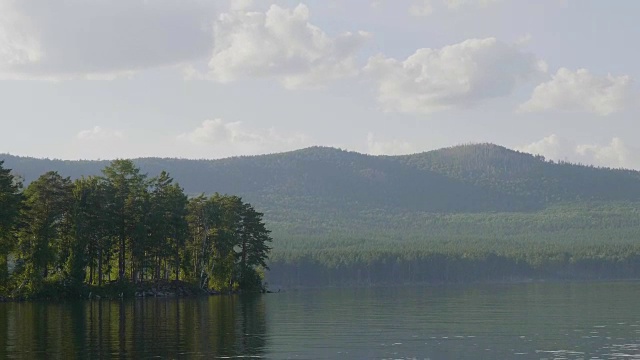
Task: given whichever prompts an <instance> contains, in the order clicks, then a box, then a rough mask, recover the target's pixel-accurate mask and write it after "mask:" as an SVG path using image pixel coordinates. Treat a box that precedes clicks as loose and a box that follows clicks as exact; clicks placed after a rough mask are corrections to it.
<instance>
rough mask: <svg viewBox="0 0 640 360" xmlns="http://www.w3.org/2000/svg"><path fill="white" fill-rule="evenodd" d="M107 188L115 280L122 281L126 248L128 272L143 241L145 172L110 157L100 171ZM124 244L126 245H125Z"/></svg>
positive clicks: (137, 262) (135, 263)
mask: <svg viewBox="0 0 640 360" xmlns="http://www.w3.org/2000/svg"><path fill="white" fill-rule="evenodd" d="M102 173H103V174H104V178H105V181H106V187H107V206H108V208H107V212H108V215H106V214H105V215H106V216H109V217H110V219H109V220H110V221H109V222H110V223H111V224H112V225H113V227H112V230H113V236H114V238H115V239H116V240H117V253H118V280H120V281H124V280H125V276H126V272H127V271H126V270H127V248H128V249H129V254H130V255H131V257H130V260H129V262H130V265H131V269H130V270H131V275H132V277H135V274H136V268H135V267H136V266H137V265H140V262H141V261H140V260H141V259H140V258H141V255H142V254H141V251H140V249H141V246H140V245H141V244H144V242H145V237H146V234H145V226H144V223H143V216H144V215H145V214H144V212H143V210H144V206H145V201H146V197H147V188H146V186H147V184H146V175H145V174H141V173H140V169H139V168H137V167H136V166H135V165H134V164H133V162H132V161H131V160H114V161H112V162H111V164H110V165H109V166H107V167H106V168H104V169H103V170H102ZM127 245H128V246H127Z"/></svg>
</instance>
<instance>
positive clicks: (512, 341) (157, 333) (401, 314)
mask: <svg viewBox="0 0 640 360" xmlns="http://www.w3.org/2000/svg"><path fill="white" fill-rule="evenodd" d="M639 299H640V283H637V282H613V283H567V284H565V283H533V284H515V285H465V286H435V287H426V286H411V287H410V286H403V287H376V288H357V289H321V290H303V291H289V292H284V293H279V294H267V295H257V296H228V297H227V296H221V297H209V298H196V299H139V300H131V301H123V302H121V301H82V302H69V303H62V304H47V303H6V304H0V358H42V359H45V358H80V359H82V358H136V359H141V358H216V357H218V358H240V357H256V358H273V359H335V358H344V359H414V358H416V359H512V358H520V359H640V308H639V307H638V300H639Z"/></svg>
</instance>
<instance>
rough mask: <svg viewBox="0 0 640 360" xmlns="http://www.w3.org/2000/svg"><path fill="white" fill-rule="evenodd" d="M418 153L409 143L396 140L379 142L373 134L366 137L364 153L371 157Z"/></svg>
mask: <svg viewBox="0 0 640 360" xmlns="http://www.w3.org/2000/svg"><path fill="white" fill-rule="evenodd" d="M418 151H419V150H418V148H417V147H416V146H415V145H414V144H412V143H410V142H406V141H401V140H397V139H394V140H391V141H380V140H377V139H376V138H375V135H374V134H373V133H369V134H368V135H367V150H366V152H367V153H368V154H371V155H405V154H414V153H417V152H418Z"/></svg>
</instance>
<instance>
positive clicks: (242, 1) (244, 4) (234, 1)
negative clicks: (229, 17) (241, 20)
mask: <svg viewBox="0 0 640 360" xmlns="http://www.w3.org/2000/svg"><path fill="white" fill-rule="evenodd" d="M253 5H254V4H253V0H231V2H230V4H229V10H230V11H246V10H248V9H250V8H252V7H253Z"/></svg>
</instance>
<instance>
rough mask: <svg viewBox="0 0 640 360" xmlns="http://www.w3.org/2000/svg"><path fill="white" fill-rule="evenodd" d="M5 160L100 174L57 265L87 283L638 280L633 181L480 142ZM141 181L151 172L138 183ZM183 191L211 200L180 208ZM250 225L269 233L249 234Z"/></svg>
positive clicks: (637, 176)
mask: <svg viewBox="0 0 640 360" xmlns="http://www.w3.org/2000/svg"><path fill="white" fill-rule="evenodd" d="M6 161H7V164H9V165H10V166H11V167H13V168H14V169H15V171H16V173H18V174H21V175H22V176H24V178H25V179H26V181H32V180H33V179H34V178H35V174H40V173H41V172H42V169H44V167H46V168H47V169H48V168H52V169H56V170H59V171H60V173H61V174H65V176H71V177H72V178H79V177H80V175H98V174H100V169H101V168H103V167H105V166H111V167H112V168H113V169H112V170H113V171H111V172H109V173H104V177H103V178H99V179H100V180H98V183H99V184H103V185H100V186H104V191H102V190H101V191H97V190H96V191H93V190H92V193H95V194H104V195H99V196H98V195H96V196H95V200H91V198H88V200H87V206H86V207H84V208H83V209H84V210H82V211H79V212H78V214H86V215H83V216H84V217H81V218H83V219H86V221H87V222H86V225H85V228H86V229H92V230H91V231H88V232H85V231H84V230H83V231H81V233H86V234H87V237H86V239H85V240H83V241H84V242H85V243H86V244H88V245H87V247H88V249H90V250H87V254H90V255H88V258H87V259H85V260H82V259H80V260H82V261H77V262H75V264H76V265H72V264H71V262H67V263H68V264H69V265H68V269H67V270H66V271H68V272H69V273H70V274H71V273H74V274H77V275H74V276H76V277H79V276H82V274H81V272H80V271H76V272H74V271H72V269H73V268H76V269H79V268H80V267H82V266H81V265H82V264H83V263H84V262H85V261H86V263H87V264H88V265H86V267H88V270H87V274H88V275H87V276H88V277H89V280H87V279H85V281H88V282H89V283H92V284H95V283H99V282H100V281H102V280H103V279H104V280H105V281H107V280H110V279H111V278H110V277H111V276H112V275H116V276H118V275H120V274H122V270H123V269H124V273H125V274H124V275H126V277H127V278H128V279H132V280H133V279H136V278H144V279H155V278H159V277H160V278H166V277H167V276H176V277H178V278H182V279H185V280H189V281H193V282H194V283H197V284H198V285H199V286H202V287H207V286H215V287H216V288H218V289H220V290H227V289H229V288H233V286H235V285H234V284H239V285H240V286H246V285H245V284H248V283H252V280H250V279H253V277H254V276H255V272H256V269H260V268H265V267H266V266H267V265H268V266H269V267H270V268H271V271H270V273H269V275H268V276H269V282H270V283H272V284H277V283H278V282H282V283H287V282H288V283H292V284H304V283H307V284H311V283H314V282H317V283H319V284H327V283H329V284H331V283H339V282H341V281H346V282H362V283H367V282H375V281H378V280H380V281H393V282H396V281H403V280H407V281H412V280H415V281H432V282H443V281H475V280H482V279H504V278H507V277H510V276H513V277H516V278H518V277H522V278H546V277H581V276H584V277H599V276H604V277H606V276H610V277H638V276H640V270H639V269H638V268H639V266H638V265H636V264H637V262H638V260H637V259H638V254H639V253H640V252H639V249H638V245H637V240H638V236H639V234H640V216H639V214H640V211H638V208H639V207H640V205H639V204H640V173H639V172H637V171H631V170H622V169H605V168H595V167H591V166H582V165H575V164H568V163H563V162H560V163H554V162H552V161H546V160H545V159H544V158H543V157H540V156H532V155H529V154H524V153H520V152H517V151H512V150H508V149H506V148H503V147H500V146H496V145H491V144H476V145H463V146H456V147H452V148H447V149H441V150H436V151H431V152H426V153H421V154H414V155H406V156H369V155H363V154H358V153H354V152H348V151H342V150H338V149H331V148H320V147H314V148H309V149H303V150H298V151H292V152H288V153H283V154H272V155H264V156H253V157H237V158H230V159H222V160H178V159H153V158H151V159H137V160H135V161H133V162H131V161H120V163H115V164H112V165H109V164H108V163H106V162H84V161H82V162H69V161H53V160H34V159H28V158H16V157H9V156H7V157H6ZM116 165H117V166H116ZM136 166H138V167H139V169H141V170H139V169H138V168H137V167H136ZM163 169H166V170H168V171H170V172H171V174H173V175H175V176H176V180H179V182H180V184H181V185H183V186H184V189H185V190H184V191H183V190H182V188H180V187H178V186H177V185H175V184H174V183H173V182H172V179H171V178H170V177H169V176H168V174H166V173H165V174H162V173H161V170H163ZM144 172H149V173H160V174H161V175H160V176H159V177H158V178H155V179H151V180H149V179H147V178H146V177H145V176H144V175H141V174H143V173H144ZM121 178H124V179H130V182H127V181H120V180H118V179H121ZM105 179H106V180H105ZM128 181H129V180H128ZM136 184H139V185H136ZM98 187H99V186H98ZM136 188H137V189H138V190H131V189H136ZM96 189H97V188H96ZM127 189H128V190H127ZM185 192H186V193H188V194H200V193H201V192H204V193H205V194H213V195H212V196H205V195H201V196H193V197H192V198H191V199H189V200H188V201H187V203H186V206H185V205H184V203H185V197H184V193H185ZM216 192H220V193H228V194H238V195H239V196H242V198H240V197H239V196H236V197H234V196H223V195H219V194H217V193H216ZM125 195H126V196H125ZM125 198H128V199H129V200H128V201H124V200H123V201H122V204H124V205H118V204H119V203H118V201H120V200H119V199H125ZM97 199H103V200H99V201H98V200H97ZM89 200H90V201H89ZM245 201H248V202H250V203H251V204H253V205H255V206H256V207H258V208H260V209H262V210H263V211H264V216H263V215H262V214H260V213H257V212H255V210H253V208H252V206H251V205H248V204H246V203H245ZM91 204H95V205H91ZM99 204H104V206H103V208H101V207H100V205H99ZM116 205H118V206H116ZM92 209H93V210H92ZM118 209H120V210H118ZM123 209H124V210H123ZM94 213H96V214H104V216H100V218H102V219H104V224H103V225H99V224H98V223H95V224H94V223H92V222H91V221H93V220H91V219H93V215H91V214H94ZM118 214H120V215H118ZM123 214H124V215H123ZM127 214H129V215H127ZM176 214H183V215H176ZM123 219H124V220H123ZM263 219H264V221H266V222H268V223H269V224H270V226H269V227H270V229H271V230H273V231H274V232H273V233H269V232H268V231H266V229H264V226H262V227H260V226H259V225H258V226H253V225H252V224H254V223H255V224H261V223H262V222H263ZM83 221H84V220H83ZM123 223H124V225H123ZM89 224H91V225H89ZM101 228H102V229H104V230H105V231H104V232H103V233H101V232H99V231H98V230H97V229H101ZM93 229H96V230H95V233H94V230H93ZM123 229H124V230H123ZM118 234H121V235H122V236H119V235H118ZM272 235H273V236H274V237H275V238H278V242H277V243H275V244H273V250H272V251H271V250H270V247H271V245H270V239H271V236H272ZM122 239H124V240H125V241H124V243H123V242H122ZM92 244H93V245H92ZM76 245H77V246H78V248H84V245H82V243H78V244H76ZM70 249H72V247H70ZM98 249H102V250H98ZM75 253H76V252H74V251H69V255H65V256H67V257H68V258H69V259H75V258H76V257H75V255H73V254H75ZM266 254H269V259H267V258H266ZM122 256H124V259H122V258H121V257H122ZM232 264H233V265H232ZM100 266H102V267H104V269H103V271H98V273H100V274H101V275H93V274H94V272H95V271H96V269H95V268H96V267H100ZM112 269H115V270H116V271H115V272H114V271H112ZM136 274H139V277H137V276H136ZM96 278H97V279H96Z"/></svg>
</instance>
